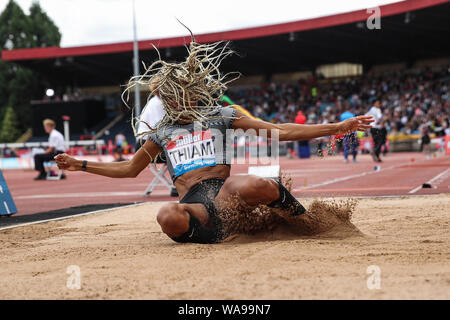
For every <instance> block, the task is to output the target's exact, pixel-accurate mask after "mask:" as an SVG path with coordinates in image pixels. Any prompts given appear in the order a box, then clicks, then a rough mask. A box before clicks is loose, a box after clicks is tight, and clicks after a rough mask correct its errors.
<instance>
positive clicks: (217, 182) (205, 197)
mask: <svg viewBox="0 0 450 320" xmlns="http://www.w3.org/2000/svg"><path fill="white" fill-rule="evenodd" d="M224 183H225V180H223V179H207V180H203V181H201V182H199V183H197V184H196V185H195V186H193V187H192V188H191V189H189V191H188V192H187V193H186V195H185V196H184V197H183V199H181V200H180V203H201V204H203V205H204V206H205V208H206V211H207V212H208V215H209V219H210V222H211V223H210V224H209V225H208V227H211V228H213V230H214V231H215V233H216V240H217V241H215V242H219V241H220V240H222V239H223V232H222V222H221V221H220V219H219V217H218V215H217V209H216V206H215V205H214V199H215V198H216V196H217V194H218V193H219V191H220V189H221V188H222V186H223V184H224ZM172 240H174V241H176V242H192V241H191V239H190V238H189V237H188V236H187V235H186V234H183V235H181V236H180V237H176V238H172ZM208 242H210V241H208ZM211 243H214V242H213V241H211Z"/></svg>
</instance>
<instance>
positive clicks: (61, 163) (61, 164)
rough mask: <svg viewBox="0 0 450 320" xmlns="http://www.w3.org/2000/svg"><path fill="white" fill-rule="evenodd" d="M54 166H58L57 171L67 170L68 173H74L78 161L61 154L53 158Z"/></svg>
mask: <svg viewBox="0 0 450 320" xmlns="http://www.w3.org/2000/svg"><path fill="white" fill-rule="evenodd" d="M54 159H55V161H56V164H57V165H58V168H59V169H62V170H68V171H76V170H77V167H78V166H77V164H78V162H79V161H78V160H77V159H75V158H72V157H71V156H69V155H67V154H66V153H61V154H58V155H57V156H55V158H54Z"/></svg>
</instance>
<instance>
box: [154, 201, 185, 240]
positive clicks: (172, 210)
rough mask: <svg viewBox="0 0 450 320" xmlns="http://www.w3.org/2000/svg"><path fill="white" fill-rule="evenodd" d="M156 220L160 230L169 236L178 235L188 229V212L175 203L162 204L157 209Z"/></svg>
mask: <svg viewBox="0 0 450 320" xmlns="http://www.w3.org/2000/svg"><path fill="white" fill-rule="evenodd" d="M156 220H157V221H158V223H159V225H160V226H161V229H162V231H163V232H164V233H165V234H167V235H169V236H170V237H178V236H180V235H182V234H183V233H185V232H187V231H188V229H189V214H188V213H187V212H186V211H185V210H184V209H183V206H182V205H180V204H177V203H168V204H166V205H164V206H163V207H162V208H161V209H160V210H159V212H158V215H157V217H156Z"/></svg>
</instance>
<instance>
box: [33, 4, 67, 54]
mask: <svg viewBox="0 0 450 320" xmlns="http://www.w3.org/2000/svg"><path fill="white" fill-rule="evenodd" d="M29 17H30V20H31V25H32V26H33V28H34V30H33V40H34V46H35V47H51V46H55V45H59V43H60V42H61V33H60V32H59V29H58V27H57V26H56V25H55V24H54V23H53V21H52V20H51V19H50V18H49V17H48V15H47V14H46V13H45V12H44V11H43V10H42V8H41V6H40V5H39V2H33V3H32V4H31V7H30V15H29Z"/></svg>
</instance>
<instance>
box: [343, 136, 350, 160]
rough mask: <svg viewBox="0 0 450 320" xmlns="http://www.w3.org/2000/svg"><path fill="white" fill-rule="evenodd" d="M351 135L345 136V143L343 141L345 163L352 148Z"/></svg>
mask: <svg viewBox="0 0 450 320" xmlns="http://www.w3.org/2000/svg"><path fill="white" fill-rule="evenodd" d="M349 144H350V135H345V136H344V141H343V145H344V160H345V162H347V161H348V149H349V147H350V145H349Z"/></svg>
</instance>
